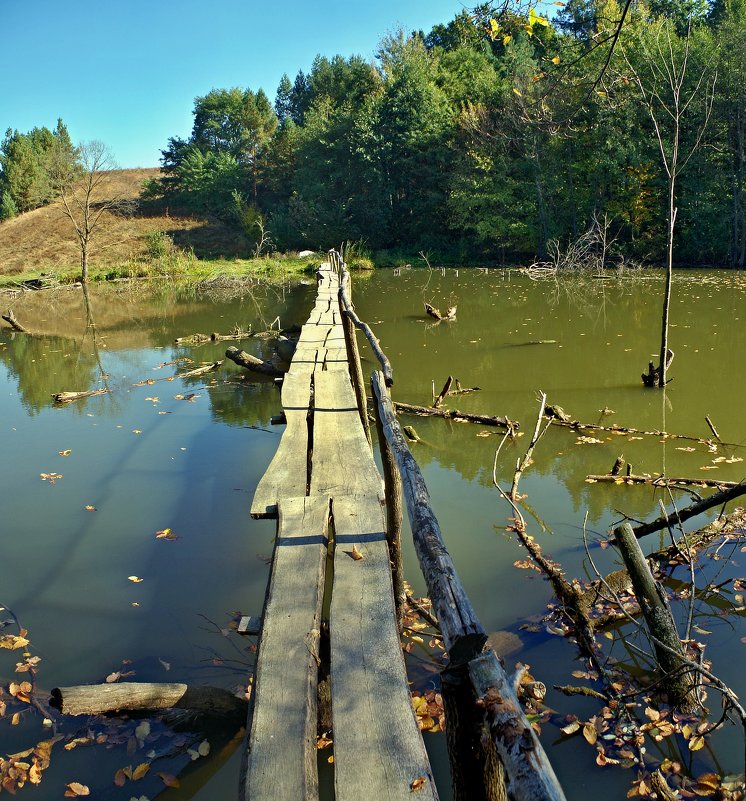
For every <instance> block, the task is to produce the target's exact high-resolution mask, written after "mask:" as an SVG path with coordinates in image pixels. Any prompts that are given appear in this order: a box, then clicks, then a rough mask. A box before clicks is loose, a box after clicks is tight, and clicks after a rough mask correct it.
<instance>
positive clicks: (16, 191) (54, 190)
mask: <svg viewBox="0 0 746 801" xmlns="http://www.w3.org/2000/svg"><path fill="white" fill-rule="evenodd" d="M79 166H80V165H79V151H78V148H76V147H75V146H74V145H73V143H72V140H71V139H70V134H69V133H68V131H67V127H66V126H65V124H64V122H62V120H61V119H58V120H57V125H56V126H55V128H54V130H50V129H49V128H47V127H43V128H34V129H33V130H31V131H29V132H28V133H22V132H20V131H17V130H13V129H11V128H9V129H8V130H7V131H6V132H5V137H4V138H3V140H2V144H0V220H6V219H10V218H11V217H15V216H16V214H19V213H22V212H25V211H31V210H32V209H36V208H39V207H40V206H44V205H46V204H47V203H49V202H50V201H52V200H53V199H54V198H55V197H57V196H58V195H59V193H60V189H61V177H62V176H63V175H66V176H69V174H70V172H71V171H73V172H76V171H77V168H78V167H79Z"/></svg>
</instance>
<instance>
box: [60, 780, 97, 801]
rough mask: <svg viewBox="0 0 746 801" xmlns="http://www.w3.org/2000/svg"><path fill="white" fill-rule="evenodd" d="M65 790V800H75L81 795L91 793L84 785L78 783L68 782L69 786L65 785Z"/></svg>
mask: <svg viewBox="0 0 746 801" xmlns="http://www.w3.org/2000/svg"><path fill="white" fill-rule="evenodd" d="M65 786H66V787H67V790H66V791H65V798H77V797H78V796H81V795H90V794H91V791H90V790H89V789H88V787H86V786H85V784H80V782H70V784H66V785H65Z"/></svg>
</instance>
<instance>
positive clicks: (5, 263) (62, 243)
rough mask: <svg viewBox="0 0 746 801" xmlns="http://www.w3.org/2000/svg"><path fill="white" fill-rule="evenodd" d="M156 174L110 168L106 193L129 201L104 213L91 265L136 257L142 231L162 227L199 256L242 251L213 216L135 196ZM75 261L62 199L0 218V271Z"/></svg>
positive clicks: (141, 252) (143, 245) (140, 253)
mask: <svg viewBox="0 0 746 801" xmlns="http://www.w3.org/2000/svg"><path fill="white" fill-rule="evenodd" d="M158 175H159V170H157V169H138V170H114V171H112V172H111V173H110V176H109V180H107V181H106V190H105V191H106V193H107V195H108V196H109V197H110V198H114V197H116V198H121V199H122V200H130V201H134V202H135V211H134V213H133V214H130V215H127V216H119V215H108V216H107V218H106V219H105V220H104V224H103V226H102V227H101V229H100V231H99V234H98V236H97V237H96V239H95V241H94V243H93V247H92V252H91V266H92V268H94V269H96V268H101V267H106V266H109V265H111V266H118V265H122V264H127V263H136V262H137V261H139V260H141V259H143V258H145V257H146V256H147V253H148V246H147V236H148V234H151V233H152V232H154V231H164V232H166V233H167V234H169V235H170V236H171V237H172V239H173V240H174V242H175V243H176V244H177V245H178V246H179V247H182V248H190V247H191V248H193V249H194V252H195V254H196V255H197V256H199V257H203V258H220V257H225V258H233V257H236V256H238V255H246V253H245V252H246V245H245V243H243V242H242V241H241V237H240V236H239V235H237V234H236V233H235V232H233V231H232V230H231V229H229V228H228V227H227V226H224V225H223V224H221V223H220V222H217V221H214V220H206V219H197V218H194V217H185V216H180V215H176V214H173V213H169V210H168V209H164V210H159V211H154V210H152V209H149V208H148V207H147V205H145V204H140V203H139V202H137V201H138V199H139V196H140V190H141V187H142V184H143V182H144V181H145V180H146V179H148V178H154V177H157V176H158ZM79 261H80V252H79V250H78V245H77V240H76V238H75V235H74V231H73V229H72V225H71V223H70V220H69V219H67V217H65V216H64V214H63V211H62V203H61V202H60V201H55V202H54V203H51V204H50V205H48V206H44V207H43V208H40V209H35V210H34V211H30V212H27V213H26V214H21V215H19V216H18V217H16V218H14V219H12V220H6V221H5V222H2V223H0V275H16V274H19V273H28V272H32V271H47V270H49V271H55V270H60V269H70V268H75V267H76V265H78V264H79Z"/></svg>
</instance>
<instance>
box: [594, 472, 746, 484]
mask: <svg viewBox="0 0 746 801" xmlns="http://www.w3.org/2000/svg"><path fill="white" fill-rule="evenodd" d="M585 480H586V481H587V482H588V483H589V484H590V483H593V482H606V483H607V484H609V483H610V484H649V485H651V486H653V487H672V488H675V487H676V486H677V485H679V486H684V487H721V488H728V487H737V486H738V484H739V483H740V482H738V481H717V480H716V479H714V478H671V477H670V476H635V475H631V474H629V473H628V474H627V475H626V476H622V475H619V474H618V473H617V474H616V475H615V474H614V473H606V474H604V475H600V476H597V475H590V476H586V477H585Z"/></svg>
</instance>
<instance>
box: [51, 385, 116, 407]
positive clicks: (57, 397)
mask: <svg viewBox="0 0 746 801" xmlns="http://www.w3.org/2000/svg"><path fill="white" fill-rule="evenodd" d="M107 392H109V390H108V389H103V388H102V389H90V390H88V391H87V392H55V393H54V394H53V395H52V398H53V399H54V402H55V403H60V404H63V403H72V402H73V401H76V400H81V399H82V398H92V397H94V396H95V395H106V393H107Z"/></svg>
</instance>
